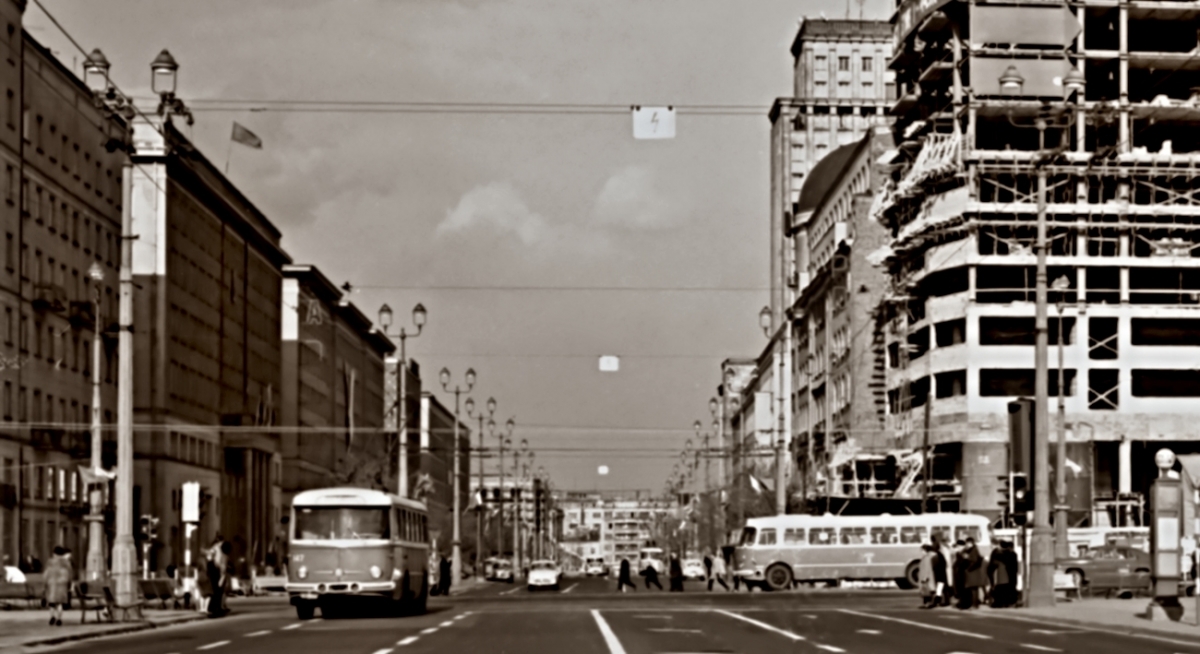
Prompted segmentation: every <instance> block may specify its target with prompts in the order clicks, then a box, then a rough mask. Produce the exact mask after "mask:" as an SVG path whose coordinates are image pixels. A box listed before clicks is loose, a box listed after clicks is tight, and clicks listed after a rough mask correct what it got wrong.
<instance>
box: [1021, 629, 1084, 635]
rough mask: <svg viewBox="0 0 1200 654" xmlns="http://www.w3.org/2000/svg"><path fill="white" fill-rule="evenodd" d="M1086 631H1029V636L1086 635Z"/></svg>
mask: <svg viewBox="0 0 1200 654" xmlns="http://www.w3.org/2000/svg"><path fill="white" fill-rule="evenodd" d="M1087 632H1088V630H1087V629H1030V630H1029V633H1031V634H1041V635H1043V636H1062V635H1064V634H1086V633H1087Z"/></svg>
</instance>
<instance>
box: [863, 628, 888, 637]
mask: <svg viewBox="0 0 1200 654" xmlns="http://www.w3.org/2000/svg"><path fill="white" fill-rule="evenodd" d="M858 633H860V634H870V635H872V636H878V635H879V634H881V633H883V632H882V631H879V630H878V629H859V630H858Z"/></svg>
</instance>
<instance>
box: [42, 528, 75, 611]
mask: <svg viewBox="0 0 1200 654" xmlns="http://www.w3.org/2000/svg"><path fill="white" fill-rule="evenodd" d="M44 581H45V582H46V590H45V593H46V606H48V607H50V625H51V626H57V627H61V626H62V612H63V605H65V604H66V603H67V602H69V601H70V600H71V564H70V562H69V560H68V558H67V550H66V549H64V548H62V547H55V548H54V556H52V557H51V558H50V564H49V565H47V566H46V576H45V578H44Z"/></svg>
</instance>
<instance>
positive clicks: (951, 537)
mask: <svg viewBox="0 0 1200 654" xmlns="http://www.w3.org/2000/svg"><path fill="white" fill-rule="evenodd" d="M930 533H931V529H930V528H928V527H924V526H909V527H869V528H868V527H840V528H839V527H809V528H808V529H805V528H803V527H796V528H788V529H784V530H783V534H782V538H780V534H779V533H778V531H777V530H776V529H774V528H764V529H761V530H758V540H757V541H755V543H756V544H757V545H779V544H782V545H799V546H808V545H919V544H921V543H928V542H930V539H931V535H930ZM932 533H936V534H940V535H941V536H942V538H943V540H944V541H949V542H954V541H956V540H966V539H968V538H973V539H975V540H976V541H978V540H980V536H981V533H980V529H979V527H968V526H959V527H953V526H935V527H933V528H932Z"/></svg>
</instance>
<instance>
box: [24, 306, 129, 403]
mask: <svg viewBox="0 0 1200 654" xmlns="http://www.w3.org/2000/svg"><path fill="white" fill-rule="evenodd" d="M15 321H16V315H15V312H14V311H13V309H12V307H5V308H4V323H3V324H0V329H3V330H4V334H3V336H4V343H5V345H8V346H12V345H14V344H15V343H14V339H20V343H19V345H20V352H21V355H22V356H24V357H27V358H32V359H33V360H45V361H46V363H48V364H50V366H51V367H52V368H53V369H54V370H55V371H57V372H65V371H68V370H70V371H71V372H80V371H82V374H83V377H84V378H85V379H89V380H90V379H91V377H92V358H93V357H92V340H91V339H90V338H82V337H80V335H79V333H77V332H74V331H70V328H69V327H68V328H63V329H60V328H57V327H55V326H54V325H53V324H51V323H45V322H42V320H41V319H40V318H37V317H35V318H34V320H33V332H32V333H30V327H29V316H27V315H22V316H21V319H20V328H19V330H18V329H17V327H16V325H15V324H14V323H15ZM68 331H70V334H69V337H68ZM116 358H117V354H116V352H114V351H110V350H107V349H105V350H103V351H102V352H101V357H100V366H101V368H100V372H101V377H102V378H103V380H104V381H105V382H106V383H110V384H111V383H113V375H112V373H113V371H114V370H115V369H116Z"/></svg>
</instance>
